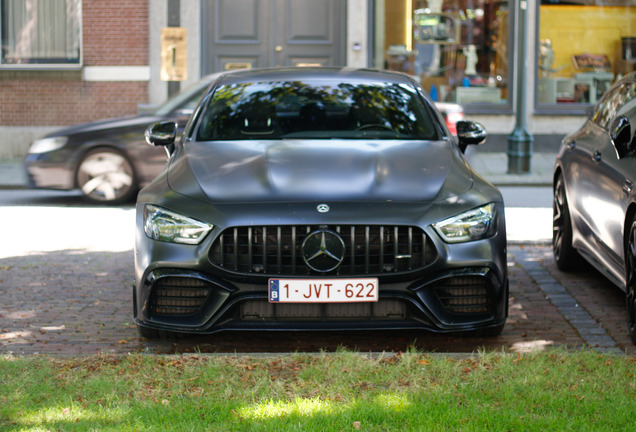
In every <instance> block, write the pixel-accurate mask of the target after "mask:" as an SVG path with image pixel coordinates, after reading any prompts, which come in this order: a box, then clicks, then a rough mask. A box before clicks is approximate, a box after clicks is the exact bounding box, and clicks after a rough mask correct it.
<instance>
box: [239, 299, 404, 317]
mask: <svg viewBox="0 0 636 432" xmlns="http://www.w3.org/2000/svg"><path fill="white" fill-rule="evenodd" d="M406 316H407V306H406V304H405V303H404V302H402V301H399V300H380V301H378V302H377V303H346V304H341V303H326V304H316V303H312V304H304V303H303V304H295V303H289V304H286V303H269V302H267V300H250V301H247V302H244V303H243V304H241V320H242V321H291V320H293V321H316V322H318V321H340V320H347V321H351V320H365V321H373V320H404V319H405V318H406Z"/></svg>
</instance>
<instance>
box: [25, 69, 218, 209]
mask: <svg viewBox="0 0 636 432" xmlns="http://www.w3.org/2000/svg"><path fill="white" fill-rule="evenodd" d="M213 77H214V76H207V77H205V78H204V79H202V80H201V81H198V82H197V83H195V84H193V85H192V86H190V87H188V88H187V89H185V90H184V91H183V92H182V93H180V94H178V95H177V96H175V97H174V98H172V99H170V100H168V101H167V102H166V103H164V104H163V105H161V106H159V107H157V108H156V109H149V110H147V111H148V112H142V113H140V114H139V115H134V116H128V117H120V118H115V119H106V120H100V121H95V122H91V123H84V124H79V125H75V126H71V127H67V128H62V129H58V130H56V131H54V132H52V133H50V134H48V135H46V136H44V137H42V138H40V139H38V140H35V141H34V142H33V143H32V144H31V147H30V148H29V153H28V155H27V157H26V159H25V161H24V165H25V169H26V171H27V176H28V179H29V185H30V186H31V187H33V188H41V189H59V190H73V189H79V190H80V191H81V192H82V196H83V197H84V198H85V199H86V200H87V201H89V202H94V203H102V204H117V203H122V202H126V201H132V200H133V198H134V197H135V195H136V194H137V192H138V191H139V188H140V187H143V186H145V185H146V184H148V183H150V181H151V180H152V179H154V178H155V177H156V176H157V174H158V173H160V172H161V170H162V169H163V167H164V166H165V164H166V160H167V158H166V152H165V150H163V149H159V148H152V147H150V146H148V144H146V141H145V139H144V131H145V130H146V128H147V127H148V125H150V124H152V123H155V122H158V121H164V120H171V121H175V122H177V123H178V124H179V125H180V126H181V127H183V126H185V124H186V122H187V121H188V119H189V118H190V115H191V114H192V111H193V110H194V108H195V107H196V105H197V104H198V103H199V100H200V99H201V96H202V95H203V93H204V92H205V89H206V87H207V86H208V85H210V82H211V81H212V80H213Z"/></svg>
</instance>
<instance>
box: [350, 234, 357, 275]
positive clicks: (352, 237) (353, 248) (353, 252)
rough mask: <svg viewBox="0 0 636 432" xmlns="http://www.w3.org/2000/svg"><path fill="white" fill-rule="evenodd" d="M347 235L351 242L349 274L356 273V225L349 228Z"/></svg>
mask: <svg viewBox="0 0 636 432" xmlns="http://www.w3.org/2000/svg"><path fill="white" fill-rule="evenodd" d="M349 237H350V242H351V248H350V250H351V251H350V252H349V259H350V260H351V267H350V268H351V271H350V273H351V274H355V273H356V246H357V245H356V227H355V226H352V227H351V228H349Z"/></svg>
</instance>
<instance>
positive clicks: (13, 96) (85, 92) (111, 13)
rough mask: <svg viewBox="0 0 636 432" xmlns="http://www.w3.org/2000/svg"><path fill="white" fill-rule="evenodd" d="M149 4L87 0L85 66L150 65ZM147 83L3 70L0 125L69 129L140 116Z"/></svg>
mask: <svg viewBox="0 0 636 432" xmlns="http://www.w3.org/2000/svg"><path fill="white" fill-rule="evenodd" d="M148 19H149V17H148V0H109V1H103V0H83V2H82V30H83V35H82V39H83V40H82V43H83V59H84V60H83V63H84V66H145V65H148V64H149V58H148V56H149V52H148V51H149V35H148V31H149V28H148ZM147 100H148V83H147V82H139V81H116V82H93V81H84V80H83V79H82V72H81V71H37V70H26V71H10V70H4V71H3V70H1V69H0V106H2V109H0V126H64V125H72V124H77V123H81V122H88V121H92V120H97V119H100V118H107V117H118V116H122V115H127V114H134V113H136V112H137V104H139V103H144V102H147Z"/></svg>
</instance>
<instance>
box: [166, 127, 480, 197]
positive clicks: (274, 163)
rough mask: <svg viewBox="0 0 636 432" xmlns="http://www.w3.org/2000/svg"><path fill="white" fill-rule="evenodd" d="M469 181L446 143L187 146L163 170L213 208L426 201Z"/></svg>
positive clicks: (180, 189) (177, 188)
mask: <svg viewBox="0 0 636 432" xmlns="http://www.w3.org/2000/svg"><path fill="white" fill-rule="evenodd" d="M449 173H450V175H449ZM472 181H473V176H472V170H471V169H470V168H469V167H468V165H467V164H466V162H465V161H464V159H463V157H462V156H461V154H460V153H459V151H458V150H457V148H456V146H454V145H452V144H451V143H449V142H447V141H433V142H431V141H387V140H369V141H363V140H355V141H354V140H313V141H312V140H309V141H308V140H302V141H300V140H282V141H219V142H207V143H186V144H185V146H183V147H181V148H180V150H179V151H178V152H177V154H175V156H174V157H173V159H172V162H171V165H170V168H169V172H168V182H169V184H170V187H171V189H173V190H174V191H176V192H179V193H181V194H183V195H187V196H191V197H194V198H203V199H204V200H206V201H207V200H212V201H214V202H217V203H219V202H227V203H245V202H289V201H295V202H298V201H305V202H306V201H367V202H368V201H384V202H386V201H419V202H430V201H433V200H434V199H435V198H436V197H438V195H439V194H440V191H441V190H442V188H443V187H444V185H445V184H450V185H451V186H450V189H452V191H447V194H448V193H449V192H450V194H451V195H456V194H460V193H462V192H464V191H465V190H467V189H469V188H470V187H471V185H472Z"/></svg>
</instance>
